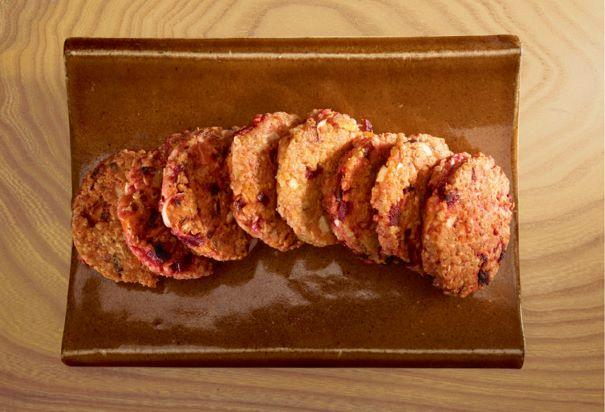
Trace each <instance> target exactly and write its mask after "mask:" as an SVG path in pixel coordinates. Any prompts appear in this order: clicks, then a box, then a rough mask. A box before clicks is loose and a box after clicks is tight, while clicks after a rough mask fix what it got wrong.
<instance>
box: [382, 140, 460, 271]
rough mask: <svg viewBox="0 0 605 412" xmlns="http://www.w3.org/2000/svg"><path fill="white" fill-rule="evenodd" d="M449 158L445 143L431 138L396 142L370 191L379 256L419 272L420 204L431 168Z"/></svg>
mask: <svg viewBox="0 0 605 412" xmlns="http://www.w3.org/2000/svg"><path fill="white" fill-rule="evenodd" d="M450 154H451V152H450V150H449V148H448V146H447V144H446V143H445V140H443V139H441V138H438V137H433V136H430V135H425V134H421V135H416V136H412V137H411V138H409V139H405V138H400V139H398V141H397V143H396V144H395V146H393V149H392V151H391V154H390V156H389V159H388V160H387V162H386V164H385V165H384V166H383V167H382V168H381V170H380V172H378V176H377V177H376V184H375V185H374V188H373V189H372V207H374V209H376V214H375V219H376V232H377V233H378V241H379V242H380V245H381V247H382V253H383V254H385V255H388V256H397V257H399V258H401V259H402V260H403V261H404V262H406V263H408V264H410V265H411V266H412V267H413V268H414V269H416V270H419V263H420V256H419V253H420V242H419V239H420V229H421V226H420V223H421V222H420V203H421V200H422V199H423V196H424V189H425V185H426V181H427V178H428V176H429V173H430V170H431V167H433V166H434V165H435V163H437V162H438V161H439V160H440V159H442V158H444V157H447V156H449V155H450Z"/></svg>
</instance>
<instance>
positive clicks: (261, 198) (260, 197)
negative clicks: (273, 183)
mask: <svg viewBox="0 0 605 412" xmlns="http://www.w3.org/2000/svg"><path fill="white" fill-rule="evenodd" d="M256 200H258V201H259V202H260V203H261V204H262V205H263V206H267V205H268V204H269V196H267V195H266V194H265V193H264V192H260V193H259V194H258V195H257V196H256Z"/></svg>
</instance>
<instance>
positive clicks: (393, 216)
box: [387, 204, 401, 226]
mask: <svg viewBox="0 0 605 412" xmlns="http://www.w3.org/2000/svg"><path fill="white" fill-rule="evenodd" d="M400 216H401V207H400V206H399V204H396V205H393V206H391V209H389V213H388V216H387V217H388V219H389V226H397V225H398V224H399V217H400Z"/></svg>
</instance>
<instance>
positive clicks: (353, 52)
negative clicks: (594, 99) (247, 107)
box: [64, 35, 520, 59]
mask: <svg viewBox="0 0 605 412" xmlns="http://www.w3.org/2000/svg"><path fill="white" fill-rule="evenodd" d="M519 53H520V42H519V38H518V37H517V36H513V35H493V36H448V37H367V38H365V37H364V38H356V37H339V38H288V39H284V38H274V39H269V38H253V39H243V38H229V39H227V38H225V39H117V38H84V37H74V38H68V39H67V40H65V44H64V54H65V56H66V57H69V56H80V55H83V56H90V55H102V56H107V55H110V56H111V55H126V56H154V57H157V56H165V57H196V56H199V55H212V56H215V57H223V56H224V57H228V58H250V57H259V56H260V57H263V56H276V55H278V56H284V55H285V56H287V57H288V58H296V57H299V58H310V57H313V58H330V57H333V58H339V57H341V58H372V59H380V58H405V57H415V56H427V55H428V57H444V56H457V57H473V56H485V55H510V54H519Z"/></svg>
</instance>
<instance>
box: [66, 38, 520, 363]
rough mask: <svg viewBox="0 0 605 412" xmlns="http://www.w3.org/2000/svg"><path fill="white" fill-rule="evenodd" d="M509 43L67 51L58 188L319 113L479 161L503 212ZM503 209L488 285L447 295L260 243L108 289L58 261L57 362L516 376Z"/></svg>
mask: <svg viewBox="0 0 605 412" xmlns="http://www.w3.org/2000/svg"><path fill="white" fill-rule="evenodd" d="M519 59H520V46H519V43H518V40H517V39H516V38H515V37H513V36H489V37H445V38H375V39H354V38H347V39H245V40H244V39H223V40H153V39H147V40H137V39H122V40H116V39H69V40H67V41H66V44H65V64H66V75H67V92H68V105H69V121H70V131H71V155H72V185H73V193H75V192H76V191H77V190H78V186H79V182H80V179H81V177H82V175H83V174H84V173H85V172H86V171H87V170H89V168H90V167H91V166H93V165H94V164H95V162H96V161H98V160H99V159H101V158H103V157H104V156H106V155H108V154H110V153H112V152H115V151H118V150H120V149H122V148H153V147H154V146H156V145H157V144H158V143H159V142H160V141H162V139H163V138H164V137H165V136H166V135H168V134H169V133H172V132H176V131H180V130H183V129H186V128H193V127H196V126H200V127H203V126H214V125H220V126H232V125H244V124H246V123H247V122H248V121H249V120H250V119H251V118H252V117H253V116H254V115H255V114H256V113H264V112H273V111H288V112H293V113H298V114H300V115H304V114H305V113H307V112H309V111H310V110H312V109H313V108H323V107H330V108H333V109H335V110H338V111H341V112H345V113H348V114H350V115H352V116H354V117H356V118H368V119H370V120H371V122H372V123H373V125H374V129H375V130H376V131H378V132H386V131H393V132H398V131H402V132H405V133H406V134H408V135H411V134H414V133H417V132H426V133H430V134H433V135H436V136H441V137H444V138H445V139H446V140H447V142H448V144H449V145H450V147H451V148H452V149H453V150H454V151H463V150H464V151H469V152H476V151H482V152H484V153H487V154H490V155H492V156H493V157H494V158H495V159H496V161H497V163H498V164H499V165H500V166H502V168H503V170H504V171H505V173H506V174H507V176H508V177H509V179H510V180H511V184H512V186H511V187H512V195H513V197H514V199H515V203H517V171H516V164H517V162H516V156H517V107H518V105H517V100H518V73H519ZM517 225H518V217H517V210H515V215H514V218H513V222H512V236H511V241H510V245H509V247H508V252H507V254H506V256H505V258H504V260H503V262H502V267H501V269H500V272H499V274H498V276H497V277H496V279H495V281H494V282H493V283H492V284H491V285H490V286H489V287H488V288H486V289H484V290H483V291H480V292H478V293H476V294H475V295H473V296H471V297H468V298H465V299H458V298H453V297H447V296H444V295H442V294H441V292H440V291H438V290H437V289H435V288H433V287H432V286H431V285H430V282H429V280H428V279H424V278H420V277H419V276H417V275H415V274H413V273H412V272H409V271H407V270H405V269H403V268H401V267H400V266H395V265H369V264H365V263H363V262H361V261H360V260H358V259H357V258H355V257H354V256H353V255H352V254H351V253H349V252H348V251H347V250H345V249H344V248H343V247H341V246H335V247H329V248H322V249H319V248H314V247H310V246H305V247H302V248H300V249H298V250H294V251H291V252H288V253H279V252H276V251H273V250H271V249H269V248H268V247H265V246H263V245H261V244H258V245H257V246H256V247H255V249H254V250H253V251H252V252H251V255H250V256H249V257H248V258H246V259H245V260H242V261H239V262H231V263H225V264H217V267H216V268H217V270H216V272H217V273H216V275H215V276H213V277H211V278H207V279H200V280H193V281H171V280H165V281H164V282H163V283H162V285H160V287H158V288H157V289H156V290H152V289H145V288H142V287H138V286H128V285H124V284H115V283H113V282H111V281H108V280H106V279H104V278H102V277H101V276H99V275H98V274H97V273H95V272H94V271H93V270H91V269H89V268H87V267H86V266H85V265H83V264H82V263H80V262H79V261H78V259H77V253H76V252H75V250H73V252H72V261H71V273H70V282H69V292H68V300H67V313H66V318H65V329H64V336H63V347H62V360H63V361H64V362H65V363H67V364H69V365H163V366H168V365H182V366H196V365H197V366H204V365H207V366H229V365H232V366H417V367H513V368H519V367H521V366H522V364H523V357H524V339H523V328H522V323H521V314H520V290H519V256H518V230H517Z"/></svg>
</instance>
